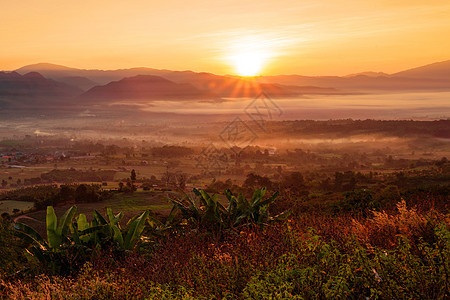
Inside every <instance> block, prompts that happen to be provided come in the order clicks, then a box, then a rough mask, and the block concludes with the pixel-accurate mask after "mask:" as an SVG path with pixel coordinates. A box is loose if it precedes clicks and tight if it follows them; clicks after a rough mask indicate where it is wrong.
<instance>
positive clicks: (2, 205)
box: [0, 200, 34, 214]
mask: <svg viewBox="0 0 450 300" xmlns="http://www.w3.org/2000/svg"><path fill="white" fill-rule="evenodd" d="M33 206H34V203H33V202H26V201H14V200H2V201H0V214H3V213H8V214H12V213H14V210H15V209H18V210H19V211H27V210H29V209H31V208H33Z"/></svg>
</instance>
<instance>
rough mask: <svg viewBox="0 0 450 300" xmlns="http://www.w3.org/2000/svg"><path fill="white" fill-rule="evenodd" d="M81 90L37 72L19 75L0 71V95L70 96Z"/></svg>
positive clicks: (31, 96)
mask: <svg viewBox="0 0 450 300" xmlns="http://www.w3.org/2000/svg"><path fill="white" fill-rule="evenodd" d="M81 93H82V91H81V90H80V89H79V88H77V87H73V86H70V85H68V84H65V83H62V82H58V81H55V80H52V79H47V78H45V77H44V76H42V75H41V74H39V73H37V72H30V73H26V74H25V75H20V74H19V73H17V72H10V73H8V72H0V95H8V96H16V97H29V98H31V99H32V98H33V97H50V98H52V97H61V98H71V97H74V96H77V95H79V94H81Z"/></svg>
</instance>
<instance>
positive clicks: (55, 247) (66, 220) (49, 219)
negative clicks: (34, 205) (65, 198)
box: [13, 206, 77, 272]
mask: <svg viewBox="0 0 450 300" xmlns="http://www.w3.org/2000/svg"><path fill="white" fill-rule="evenodd" d="M76 210H77V208H76V207H75V206H72V207H71V208H69V209H68V210H67V211H66V212H65V213H64V214H63V215H62V217H61V219H60V220H59V224H58V219H57V217H56V214H55V210H54V209H53V207H51V206H48V207H47V216H46V229H47V240H45V239H44V238H42V236H41V235H40V234H39V233H38V232H37V231H36V230H34V229H33V228H31V227H30V226H28V225H26V224H23V223H20V222H18V223H15V224H14V229H15V230H14V231H13V233H14V235H16V236H17V237H19V238H21V239H22V240H23V241H25V242H27V243H28V245H30V246H31V247H27V248H26V249H25V250H26V252H27V253H28V254H29V255H30V256H31V257H35V258H36V259H38V260H39V261H40V262H41V263H42V264H43V265H44V266H46V267H47V268H48V269H49V270H50V271H53V272H60V271H61V270H64V269H66V268H63V266H64V264H65V262H64V257H63V256H62V255H61V248H62V247H63V246H66V245H70V244H71V240H70V237H69V236H68V232H69V228H70V227H71V225H72V223H71V221H72V219H73V217H74V215H75V213H76Z"/></svg>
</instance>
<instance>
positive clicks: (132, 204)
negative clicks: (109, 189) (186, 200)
mask: <svg viewBox="0 0 450 300" xmlns="http://www.w3.org/2000/svg"><path fill="white" fill-rule="evenodd" d="M108 206H109V207H111V208H112V210H113V211H142V210H146V209H150V210H153V211H158V210H166V209H170V208H171V207H172V205H171V204H170V203H169V201H168V200H167V199H166V197H165V195H163V194H160V193H154V192H135V193H133V194H118V195H115V196H114V198H113V199H112V200H111V201H110V203H109V205H108Z"/></svg>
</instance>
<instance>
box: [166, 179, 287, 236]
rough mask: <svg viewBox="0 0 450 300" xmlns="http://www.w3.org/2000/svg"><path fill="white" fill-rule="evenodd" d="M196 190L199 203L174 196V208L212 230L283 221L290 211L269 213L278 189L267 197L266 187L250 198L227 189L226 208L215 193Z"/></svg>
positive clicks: (185, 217) (185, 216)
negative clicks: (271, 214) (234, 193)
mask: <svg viewBox="0 0 450 300" xmlns="http://www.w3.org/2000/svg"><path fill="white" fill-rule="evenodd" d="M193 192H194V194H195V195H196V196H197V197H198V198H199V200H200V204H199V205H198V206H196V205H195V203H194V201H193V200H191V199H190V198H189V196H188V195H187V194H185V197H184V199H183V200H181V201H180V200H172V199H171V201H172V203H173V204H174V206H173V209H172V211H173V210H174V209H175V208H177V209H179V210H180V211H181V214H182V217H183V218H184V219H186V220H189V221H191V222H194V223H196V224H197V226H205V227H207V228H209V229H214V228H215V229H220V228H224V227H225V228H232V227H234V226H239V225H242V224H249V223H250V224H259V225H263V224H266V223H268V222H272V221H276V220H281V219H283V218H285V217H287V215H288V212H287V211H286V212H283V213H281V214H279V215H277V216H275V217H271V216H270V215H269V212H268V206H269V205H270V204H271V203H272V202H273V201H274V200H275V199H276V198H277V197H278V195H279V192H275V193H274V194H273V195H272V196H271V197H269V198H268V199H265V200H264V196H265V194H266V188H262V189H256V190H255V191H254V193H253V196H252V198H251V199H250V201H249V200H247V199H246V198H245V197H244V196H243V195H242V193H241V194H239V195H238V196H237V197H236V196H234V195H233V193H232V192H231V191H230V190H229V189H227V190H226V191H225V196H226V197H227V199H228V207H226V208H225V207H224V206H223V205H222V204H221V203H220V202H219V201H218V196H217V195H215V194H214V195H212V196H211V195H209V194H208V193H207V192H205V191H204V190H197V189H195V188H194V190H193Z"/></svg>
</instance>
